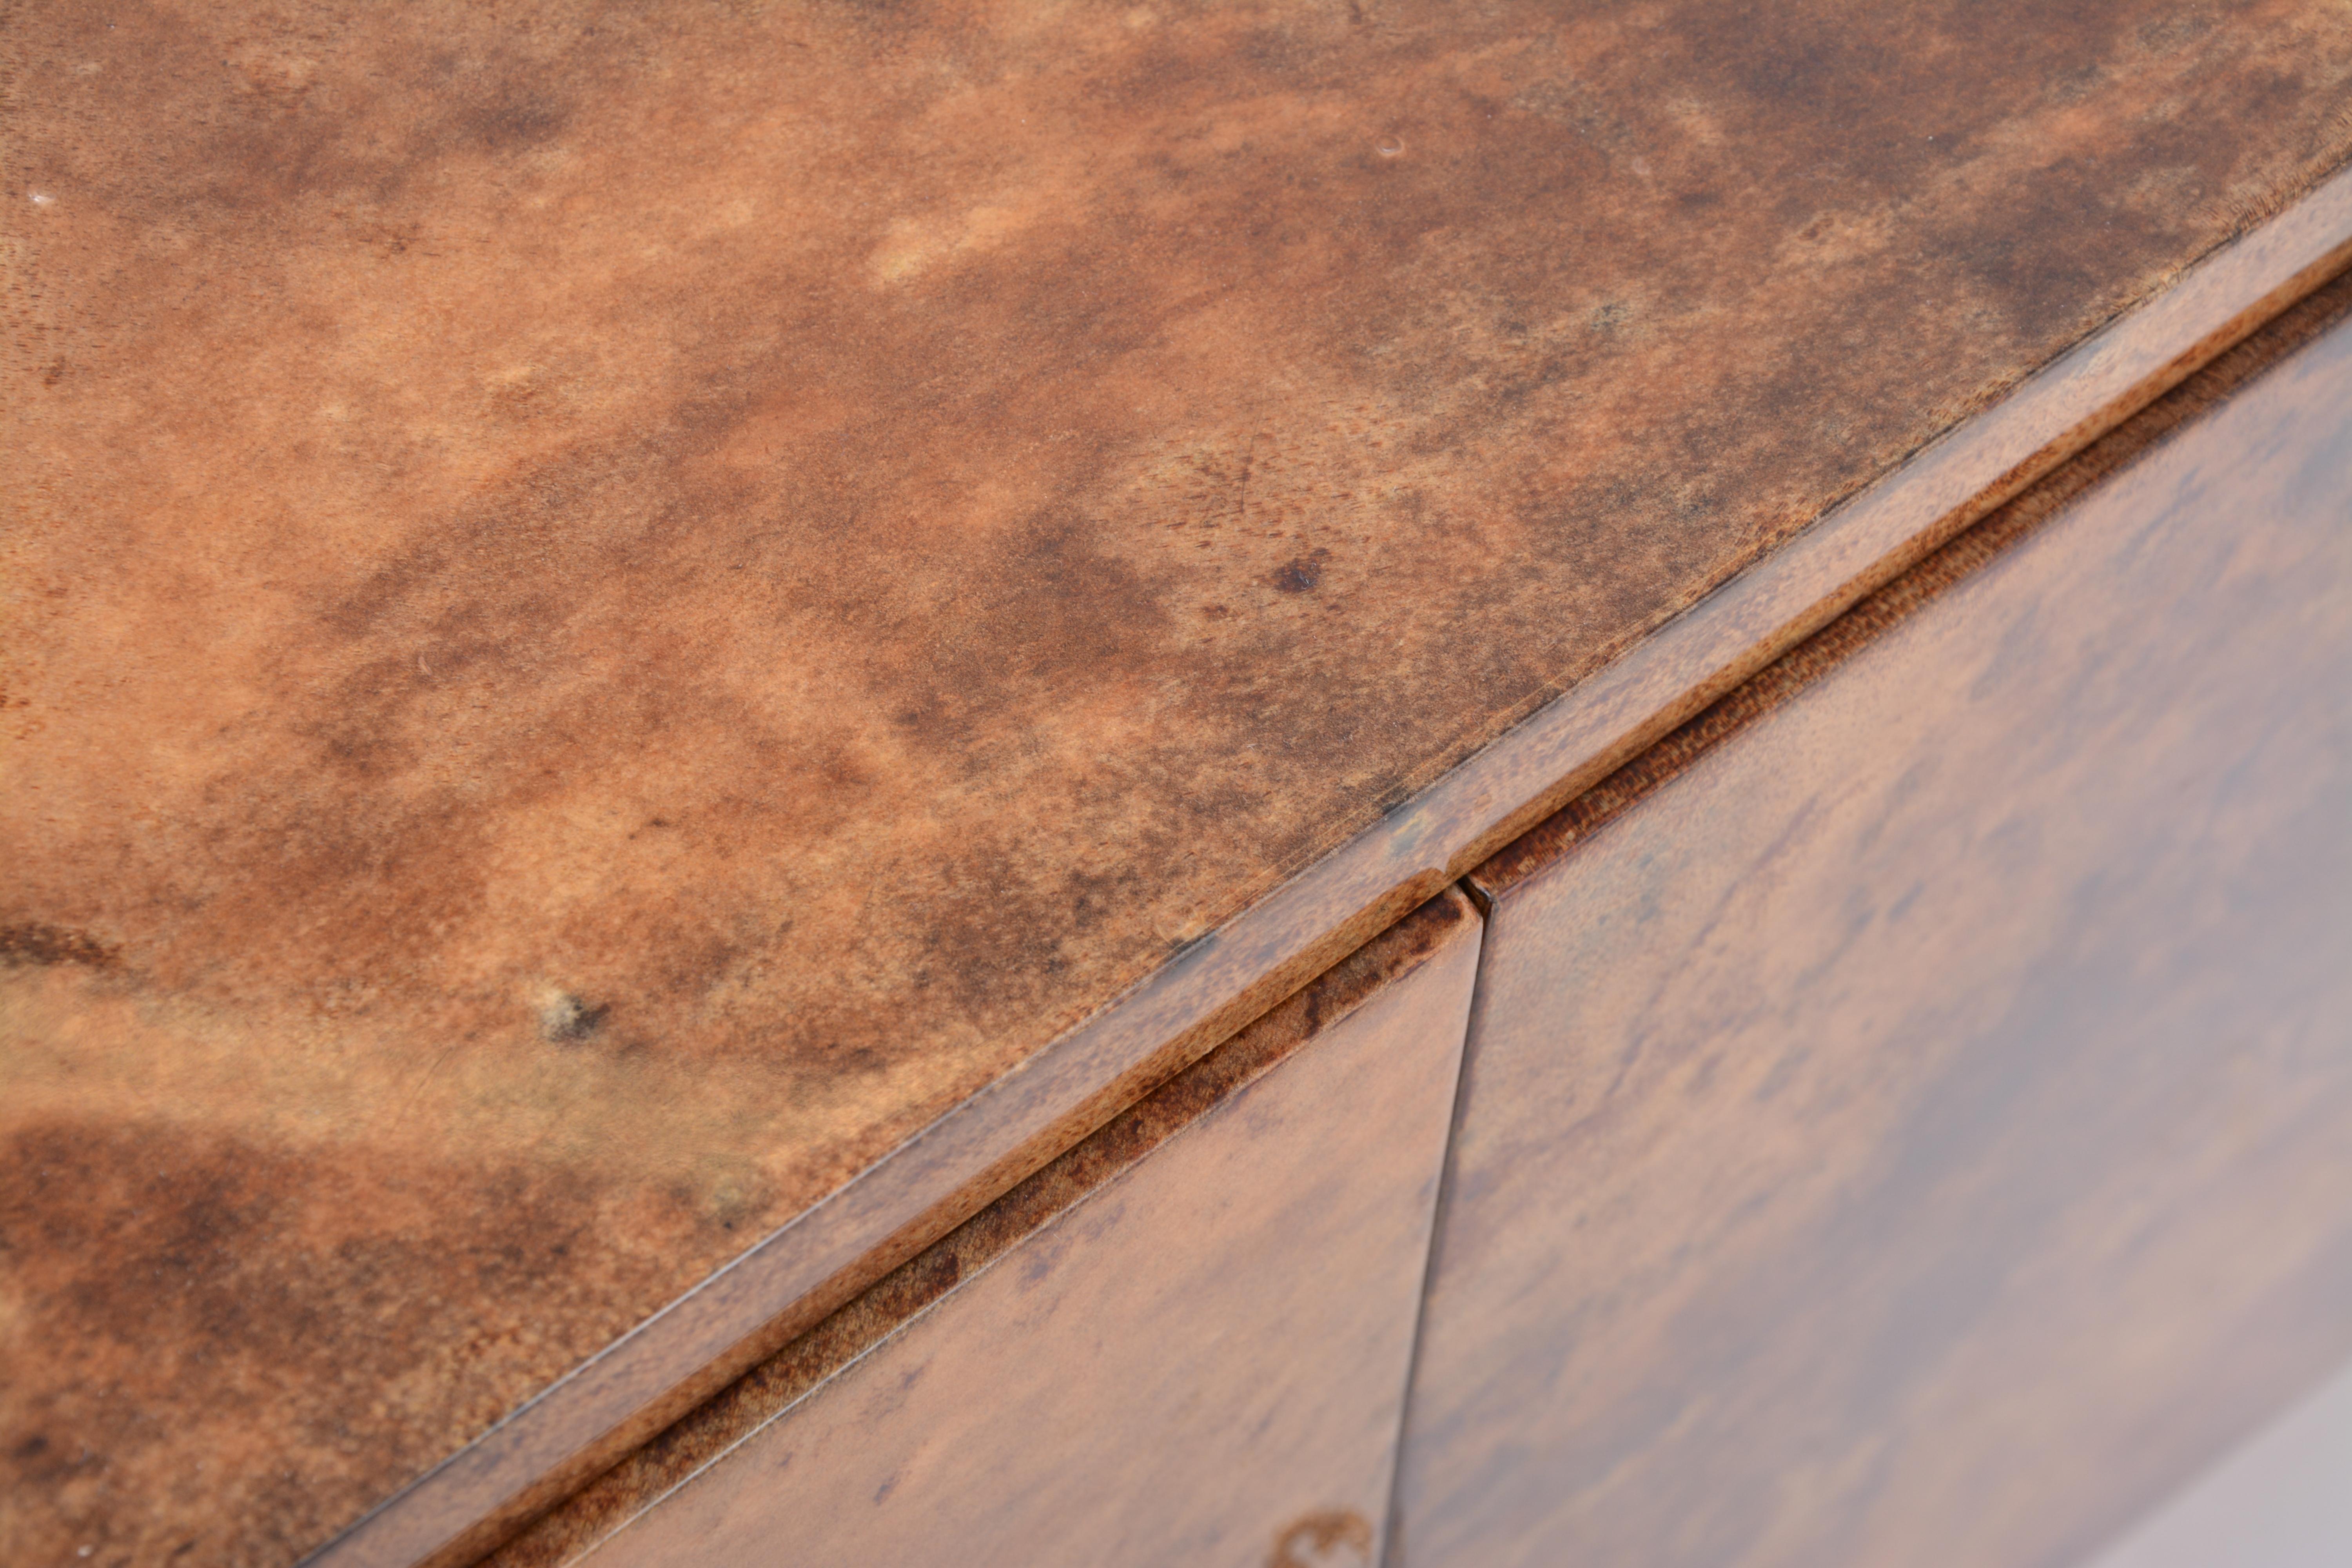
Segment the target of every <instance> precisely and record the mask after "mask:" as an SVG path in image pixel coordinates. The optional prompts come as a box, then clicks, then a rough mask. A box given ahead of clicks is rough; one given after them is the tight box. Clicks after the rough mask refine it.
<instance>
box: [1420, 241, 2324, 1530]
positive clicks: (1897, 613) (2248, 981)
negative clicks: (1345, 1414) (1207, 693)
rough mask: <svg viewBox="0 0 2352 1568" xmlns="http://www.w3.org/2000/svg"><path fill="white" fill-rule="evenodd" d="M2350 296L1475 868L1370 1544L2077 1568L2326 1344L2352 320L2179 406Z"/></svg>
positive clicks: (2257, 347)
mask: <svg viewBox="0 0 2352 1568" xmlns="http://www.w3.org/2000/svg"><path fill="white" fill-rule="evenodd" d="M2345 298H2346V290H2345V289H2343V288H2341V287H2338V288H2334V289H2330V290H2328V291H2326V294H2325V295H2323V296H2322V297H2319V298H2316V299H2315V300H2314V301H2313V302H2312V303H2311V305H2310V306H2308V307H2307V308H2306V309H2305V310H2304V311H2302V312H2299V313H2298V315H2297V317H2296V318H2295V319H2294V321H2289V322H2286V323H2283V324H2282V325H2281V327H2280V328H2278V329H2277V330H2276V331H2273V332H2271V333H2268V334H2265V339H2264V341H2263V342H2257V343H2256V344H2254V345H2252V346H2250V347H2249V348H2248V349H2246V350H2243V351H2241V352H2240V354H2239V355H2237V356H2232V358H2231V360H2229V361H2225V362H2223V364H2222V365H2221V366H2220V367H2217V369H2216V370H2215V371H2214V372H2211V373H2208V374H2206V375H2204V376H2201V377H2200V378H2199V379H2198V380H2196V381H2193V382H2192V383H2190V384H2189V385H2188V386H2186V387H2184V389H2183V390H2182V391H2181V392H2180V393H2179V394H2176V395H2174V396H2173V397H2172V398H2171V399H2168V400H2167V402H2166V403H2164V404H2160V405H2158V406H2157V407H2155V408H2153V409H2151V410H2150V411H2149V413H2148V414H2147V415H2146V416H2142V423H2140V424H2139V425H2137V426H2135V427H2126V429H2125V430H2123V431H2119V432H2118V433H2117V435H2116V437H2115V438H2114V439H2113V442H2112V443H2103V444H2102V447H2099V448H2095V449H2094V450H2093V452H2092V453H2091V454H2087V455H2086V458H2085V461H2086V462H2090V463H2091V465H2092V467H2093V468H2097V467H2099V466H2100V465H2101V464H2103V463H2104V464H2106V465H2108V466H2110V467H2113V468H2114V471H2112V472H2110V473H2109V474H2108V475H2107V477H2106V478H2105V479H2102V480H2099V481H2098V482H2096V483H2095V484H2093V485H2091V486H2090V487H2089V488H2087V489H2081V490H2080V491H2079V493H2077V494H2075V495H2074V498H2073V499H2072V500H2067V499H2066V497H2065V490H2066V487H2065V486H2064V485H2058V486H2056V487H2055V488H2054V489H2053V491H2051V492H2035V493H2032V494H2030V495H2029V496H2028V497H2027V498H2025V499H2024V500H2021V501H2020V502H2018V503H2016V505H2015V506H2014V507H2012V508H2011V509H2010V510H2008V511H2005V512H2004V513H2001V514H1998V515H1997V516H1996V517H1995V518H1994V519H1993V520H1992V521H1990V523H1988V524H1987V525H1986V531H1985V533H1984V534H1983V535H1982V536H1970V537H1969V538H1967V539H1964V540H1963V541H1962V542H1960V543H1958V544H1956V545H1955V546H1954V547H1953V548H1952V551H1951V552H1948V554H1947V555H1946V556H1943V557H1938V558H1937V560H1935V561H1931V562H1930V563H1928V565H1927V566H1926V567H1923V568H1922V569H1921V572H1920V574H1917V578H1918V581H1917V582H1916V583H1913V582H1911V581H1910V580H1906V583H1904V584H1897V585H1896V589H1894V590H1890V591H1889V595H1887V596H1886V597H1885V599H1884V601H1883V602H1882V601H1872V602H1867V603H1865V605H1864V606H1863V607H1862V608H1861V609H1860V610H1858V611H1857V612H1856V616H1855V618H1854V619H1853V622H1852V623H1850V624H1846V623H1842V624H1841V626H1838V627H1832V631H1831V633H1829V634H1824V638H1823V639H1822V640H1821V645H1820V647H1813V646H1812V645H1808V647H1807V648H1801V649H1800V650H1799V651H1798V652H1797V653H1796V654H1792V655H1791V656H1790V660H1789V661H1786V664H1787V669H1785V670H1783V669H1782V668H1780V667H1776V669H1775V671H1769V672H1767V678H1766V679H1762V680H1760V681H1759V691H1760V692H1762V693H1763V695H1762V696H1759V697H1753V698H1751V699H1744V700H1745V701H1746V702H1747V706H1746V707H1745V708H1743V707H1741V706H1740V703H1739V702H1731V703H1727V705H1726V708H1725V710H1724V711H1723V712H1722V713H1721V714H1720V715H1718V716H1717V719H1710V720H1707V721H1701V722H1699V723H1698V724H1696V725H1695V726H1694V727H1693V732H1694V734H1696V736H1697V739H1698V742H1708V739H1709V737H1708V733H1707V731H1708V727H1709V726H1710V725H1713V727H1714V732H1715V739H1714V740H1713V741H1712V742H1710V743H1696V744H1694V745H1692V746H1690V747H1688V748H1685V750H1684V752H1681V753H1680V754H1676V753H1675V748H1674V747H1673V746H1668V747H1662V748H1661V752H1662V753H1663V760H1662V761H1660V762H1659V763H1657V764H1656V765H1655V766H1654V767H1653V768H1652V769H1651V770H1650V773H1649V774H1648V780H1647V782H1644V777H1643V769H1642V768H1639V767H1637V768H1635V769H1629V770H1628V777H1627V778H1626V779H1625V780H1623V781H1621V782H1620V783H1619V784H1617V785H1615V786H1613V787H1615V788H1616V791H1617V794H1618V796H1619V799H1620V804H1621V806H1622V809H1619V808H1615V807H1611V808H1603V807H1602V806H1588V807H1586V808H1582V809H1580V810H1579V811H1571V812H1570V813H1564V814H1563V816H1562V819H1561V820H1560V821H1559V822H1557V823H1555V824H1552V825H1549V826H1547V828H1546V829H1545V830H1544V831H1543V832H1542V833H1539V834H1538V835H1537V836H1536V837H1535V839H1534V840H1532V841H1531V842H1530V843H1529V844H1528V846H1526V847H1523V848H1521V849H1519V850H1517V851H1515V852H1514V853H1513V854H1511V855H1508V856H1505V857H1502V858H1498V860H1497V862H1496V864H1495V865H1494V866H1493V867H1492V868H1490V869H1489V870H1488V871H1487V872H1486V873H1484V874H1482V878H1481V881H1482V883H1483V884H1484V885H1485V887H1486V889H1487V890H1488V892H1489V893H1490V895H1491V897H1492V898H1493V900H1494V902H1493V907H1492V910H1491V912H1490V926H1489V931H1488V936H1487V955H1486V968H1485V973H1484V976H1483V979H1482V984H1481V993H1480V997H1479V1001H1478V1004H1477V1007H1476V1011H1475V1017H1474V1021H1473V1026H1472V1036H1471V1046H1470V1051H1469V1055H1468V1058H1467V1061H1466V1065H1465V1079H1464V1108H1463V1111H1462V1121H1461V1126H1460V1131H1459V1134H1458V1138H1457V1142H1456V1144H1455V1147H1454V1155H1453V1167H1452V1174H1451V1181H1450V1187H1449V1193H1450V1196H1449V1199H1448V1205H1447V1207H1446V1209H1445V1211H1444V1215H1442V1217H1441V1222H1440V1226H1439V1232H1438V1238H1437V1243H1436V1247H1435V1254H1434V1259H1433V1276H1432V1286H1431V1291H1430V1296H1429V1301H1428V1308H1427V1317H1426V1321H1425V1325H1424V1330H1423V1344H1422V1350H1421V1353H1420V1360H1419V1363H1418V1373H1417V1376H1416V1381H1415V1385H1414V1392H1413V1394H1412V1405H1411V1415H1410V1417H1409V1425H1408V1433H1407V1440H1406V1445H1405V1450H1404V1458H1403V1465H1402V1481H1401V1494H1400V1513H1401V1518H1402V1539H1401V1545H1402V1551H1401V1552H1399V1553H1398V1554H1397V1559H1396V1560H1397V1561H1399V1562H1401V1563H1404V1564H1408V1565H1410V1568H1468V1565H1474V1564H1475V1565H1476V1568H1506V1565H1509V1564H1554V1563H1642V1564H1644V1565H1646V1568H1677V1565H1690V1568H1699V1565H1706V1568H1725V1565H1729V1564H1741V1565H1755V1568H1761V1565H1764V1564H1786V1565H1790V1568H1797V1565H1803V1568H1834V1565H1841V1564H1852V1565H1855V1568H1861V1565H1864V1564H1885V1563H1904V1564H1908V1565H1941V1564H1949V1565H1952V1568H1960V1565H1962V1564H1966V1565H1969V1568H2026V1565H2029V1564H2057V1563H2065V1562H2067V1561H2070V1560H2072V1559H2073V1558H2074V1557H2076V1556H2079V1555H2081V1554H2083V1553H2084V1552H2088V1551H2089V1550H2090V1549H2092V1548H2094V1547H2095V1546H2096V1545H2098V1544H2099V1543H2100V1542H2102V1541H2103V1540H2104V1539H2105V1538H2107V1537H2108V1536H2110V1535H2111V1534H2112V1533H2113V1532H2114V1531H2116V1530H2117V1529H2119V1528H2120V1527H2121V1526H2122V1525H2123V1524H2125V1523H2126V1522H2127V1521H2129V1520H2131V1519H2132V1518H2134V1517H2136V1516H2137V1515H2138V1514H2139V1513H2140V1512H2142V1511H2143V1510H2146V1509H2147V1507H2149V1506H2151V1505H2153V1504H2154V1503H2155V1502H2156V1501H2157V1500H2158V1499H2160V1498H2161V1497H2162V1496H2163V1495H2165V1494H2166V1492H2167V1491H2168V1489H2170V1488H2172V1487H2173V1486H2175V1485H2177V1484H2178V1483H2179V1481H2180V1480H2181V1479H2184V1478H2185V1477H2187V1476H2188V1475H2189V1474H2191V1473H2193V1472H2194V1471H2195V1470H2196V1469H2197V1468H2199V1467H2200V1465H2201V1464H2202V1463H2203V1462H2204V1461H2206V1460H2207V1459H2209V1458H2210V1457H2211V1456H2213V1455H2214V1454H2215V1453H2217V1452H2219V1451H2220V1450H2221V1448H2223V1447H2225V1446H2226V1445H2227V1444H2228V1442H2230V1441H2231V1440H2232V1439H2233V1438H2234V1437H2236V1436H2238V1435H2239V1434H2240V1433H2242V1431H2244V1430H2246V1429H2247V1428H2248V1427H2250V1426H2252V1424H2253V1423H2254V1422H2255V1421H2256V1420H2257V1419H2258V1418H2260V1417H2261V1416H2263V1415H2265V1414H2266V1413H2268V1412H2269V1411H2271V1410H2273V1409H2274V1408H2276V1407H2278V1406H2279V1405H2283V1404H2284V1402H2285V1401H2286V1400H2287V1399H2288V1398H2290V1397H2291V1396H2292V1395H2293V1394H2294V1393H2295V1392H2297V1391H2298V1390H2300V1389H2301V1388H2302V1387H2304V1386H2305V1385H2306V1384H2308V1383H2309V1382H2310V1381H2312V1380H2314V1379H2315V1378H2316V1377H2317V1376H2318V1375H2320V1374H2321V1373H2324V1371H2325V1370H2326V1369H2327V1368H2328V1367H2330V1366H2332V1365H2334V1364H2336V1363H2338V1362H2339V1361H2340V1360H2341V1359H2342V1358H2343V1357H2344V1355H2345V1354H2346V1353H2347V1352H2352V962H2347V959H2352V809H2347V803H2352V331H2347V330H2342V329H2331V330H2329V331H2328V333H2327V335H2326V336H2324V337H2321V338H2318V339H2317V340H2316V341H2315V342H2309V343H2307V344H2306V345H2305V346H2304V347H2303V348H2301V349H2300V350H2299V351H2296V352H2294V353H2291V354H2289V355H2288V357H2285V358H2283V359H2280V360H2278V361H2277V362H2276V363H2274V364H2273V365H2272V367H2271V368H2269V369H2268V370H2266V371H2263V372H2262V373H2260V374H2258V375H2255V376H2254V378H2253V379H2252V380H2249V381H2245V382H2244V383H2243V384H2242V385H2240V386H2239V387H2238V389H2237V390H2236V391H2235V393H2234V394H2232V395H2229V396H2227V397H2226V399H2224V400H2223V401H2221V402H2220V403H2219V405H2218V406H2216V407H2211V408H2210V409H2208V410H2207V411H2205V412H2203V413H2199V412H2198V408H2199V406H2200V404H2203V403H2210V401H2211V400H2212V397H2213V395H2215V391H2216V388H2217V387H2218V386H2221V385H2224V384H2226V382H2227V380H2228V379H2229V376H2230V375H2231V374H2241V373H2242V367H2243V366H2244V365H2245V364H2248V363H2254V362H2255V361H2256V360H2259V358H2260V357H2261V355H2262V353H2266V352H2271V351H2272V350H2273V349H2277V348H2279V347H2280V346H2281V345H2282V344H2287V343H2290V342H2291V341H2292V339H2293V337H2294V334H2295V333H2298V332H2302V333H2305V334H2306V335H2307V333H2308V332H2309V331H2315V330H2317V329H2318V328H2319V327H2320V326H2323V325H2324V324H2325V321H2326V318H2327V314H2328V312H2330V311H2333V310H2341V309H2342V308H2343V306H2344V303H2345ZM2168 423H2169V424H2170V425H2171V426H2172V428H2171V429H2170V431H2169V434H2168V435H2167V434H2166V432H2165V429H2164V427H2165V426H2166V425H2167V424H2168ZM2151 434H2152V435H2153V437H2155V438H2154V439H2153V441H2152V444H2149V443H2148V441H2147V437H2150V436H2151ZM2135 441H2139V442H2141V444H2142V449H2140V450H2139V451H2138V453H2137V456H2136V457H2132V456H2131V455H2130V448H2131V447H2132V446H2133V444H2134V443H2135ZM2126 458H2128V460H2124V459H2126ZM2118 463H2119V464H2120V466H2116V464H2118ZM2062 478H2071V476H2062ZM2053 496H2054V498H2055V499H2054V500H2053ZM1921 584H1924V586H1923V585H1921ZM1790 671H1793V672H1794V674H1793V675H1790V674H1789V672H1790ZM1784 677H1785V679H1784ZM1776 683H1777V684H1776ZM1768 709H1769V710H1768ZM1759 711H1760V712H1761V717H1758V716H1757V715H1758V713H1759ZM1718 720H1719V722H1718ZM1661 780H1663V781H1664V782H1659V781H1661ZM1644 791H1647V793H1646V794H1644ZM1604 793H1606V792H1604Z"/></svg>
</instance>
